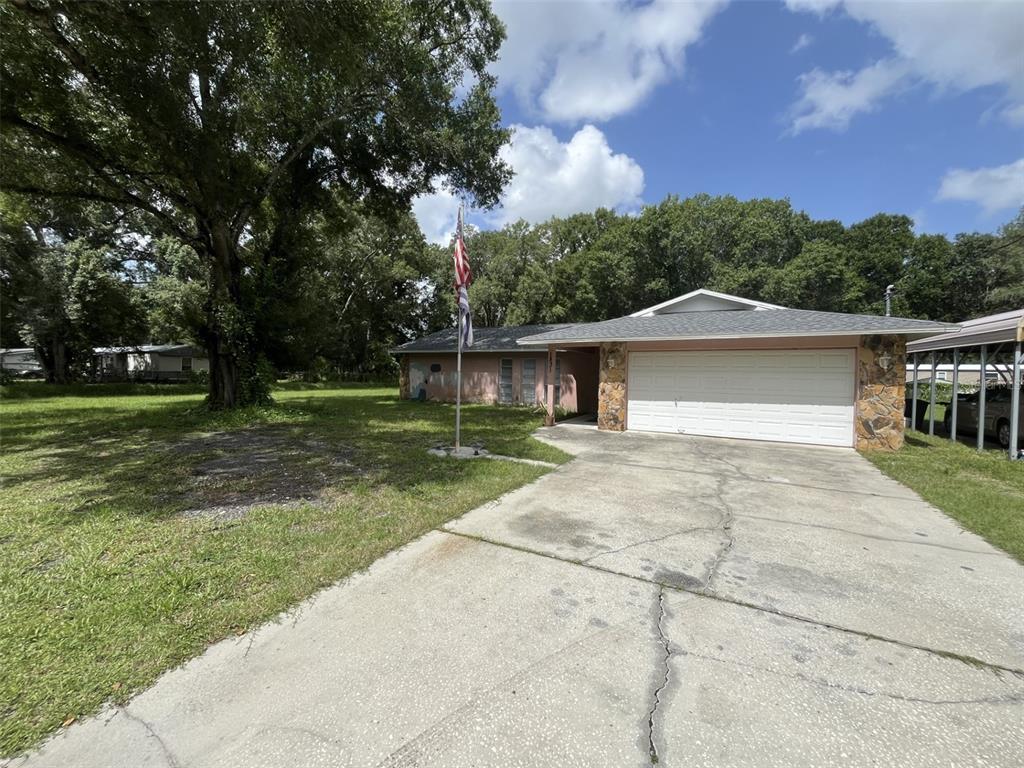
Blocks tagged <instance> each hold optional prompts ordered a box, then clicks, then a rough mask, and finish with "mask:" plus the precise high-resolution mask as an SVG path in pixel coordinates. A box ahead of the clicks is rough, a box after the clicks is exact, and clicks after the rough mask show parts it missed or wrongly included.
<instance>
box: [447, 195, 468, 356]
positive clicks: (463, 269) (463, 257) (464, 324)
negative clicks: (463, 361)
mask: <svg viewBox="0 0 1024 768" xmlns="http://www.w3.org/2000/svg"><path fill="white" fill-rule="evenodd" d="M452 259H453V260H454V262H455V297H456V299H457V300H458V302H459V320H460V323H459V327H460V328H461V329H462V339H461V341H462V343H463V344H464V345H465V346H467V347H472V346H473V315H472V313H471V312H470V311H469V290H468V289H469V284H470V283H471V282H473V270H471V269H470V268H469V256H468V255H467V254H466V243H465V241H463V239H462V206H461V205H460V206H459V223H458V227H457V229H456V231H455V253H454V254H452Z"/></svg>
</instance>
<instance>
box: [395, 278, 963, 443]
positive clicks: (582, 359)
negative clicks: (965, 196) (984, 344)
mask: <svg viewBox="0 0 1024 768" xmlns="http://www.w3.org/2000/svg"><path fill="white" fill-rule="evenodd" d="M957 328H958V326H956V325H950V324H946V323H937V322H932V321H928V320H913V319H907V318H899V317H880V316H877V315H851V314H841V313H836V312H817V311H810V310H800V309H788V308H786V307H780V306H776V305H773V304H767V303H765V302H759V301H752V300H750V299H744V298H741V297H739V296H730V295H727V294H722V293H716V292H714V291H708V290H703V289H701V290H697V291H692V292H690V293H687V294H685V295H683V296H679V297H677V298H674V299H670V300H668V301H665V302H662V303H661V304H657V305H655V306H653V307H647V308H645V309H641V310H639V311H637V312H635V313H633V314H632V315H629V316H626V317H620V318H616V319H614V320H605V321H602V322H597V323H580V324H567V325H558V326H550V327H547V326H546V327H536V326H533V327H530V326H525V327H519V328H499V329H478V330H477V335H478V338H480V340H481V343H480V344H479V345H474V347H473V349H474V350H476V351H473V352H468V353H464V356H463V371H464V376H463V390H462V394H463V397H464V398H465V399H466V400H467V401H474V400H476V401H483V402H494V401H497V402H526V401H527V397H523V392H524V382H525V386H526V390H527V395H528V397H532V398H535V399H533V400H532V402H544V403H545V404H546V405H547V410H548V419H547V421H548V423H553V420H554V408H553V405H554V403H555V402H556V401H557V402H558V403H559V404H560V405H562V407H563V408H566V410H570V411H576V412H580V413H583V412H586V411H587V410H588V409H590V408H591V407H594V406H596V413H597V426H598V428H599V429H603V430H611V431H622V430H625V429H631V430H637V431H649V432H672V433H683V434H695V435H710V436H720V437H736V438H747V439H754V440H774V441H782V442H794V443H809V444H817V445H834V446H855V447H857V448H861V449H884V450H894V449H897V448H899V447H900V446H901V445H902V444H903V430H904V414H903V408H904V390H905V381H906V343H907V340H908V339H918V338H924V337H927V336H934V335H936V334H941V333H945V332H952V331H956V330H957ZM492 334H494V338H495V342H494V343H493V344H492V343H491V342H490V341H485V339H490V338H491V337H492V336H491V335H492ZM394 351H395V353H396V354H398V355H399V360H400V368H401V376H400V394H401V396H402V397H405V398H410V397H411V398H415V397H426V398H430V399H438V400H452V399H454V386H453V384H454V365H455V333H454V330H448V331H442V332H440V333H436V334H433V335H431V336H427V337H425V338H423V339H418V340H416V341H412V342H409V343H408V344H404V345H402V346H400V347H397V348H396V349H395V350H394ZM545 358H546V359H545ZM470 361H472V362H470ZM523 361H532V363H528V364H527V365H526V372H524V363H523ZM559 361H561V365H559ZM545 369H546V370H545ZM517 371H518V373H517ZM438 374H440V376H439V377H438V378H436V379H434V378H432V377H434V376H437V375H438ZM517 376H518V381H519V385H518V389H517V387H516V384H515V382H516V381H517ZM556 386H557V387H558V389H557V390H556ZM543 388H546V389H547V392H546V393H543V395H542V389H543ZM570 389H571V391H572V399H571V400H567V399H566V398H567V395H568V391H569V390H570ZM529 390H532V392H533V394H530V393H529ZM517 393H518V394H517ZM517 398H518V399H517Z"/></svg>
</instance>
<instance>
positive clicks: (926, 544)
mask: <svg viewBox="0 0 1024 768" xmlns="http://www.w3.org/2000/svg"><path fill="white" fill-rule="evenodd" d="M736 517H742V518H744V519H746V520H764V521H765V522H768V523H778V524H779V525H796V526H800V527H802V528H820V529H821V530H825V531H836V532H837V533H846V534H849V535H850V536H859V537H860V538H864V539H874V540H875V541H888V542H891V543H893V544H911V545H913V546H916V547H934V548H936V549H946V550H949V551H950V552H962V553H964V554H966V555H987V556H994V557H1002V556H1003V553H1002V552H997V551H996V550H994V549H993V550H992V551H990V552H982V551H979V550H977V549H964V548H963V547H951V546H949V545H948V544H936V543H934V542H931V541H921V540H920V539H915V540H911V539H894V538H890V537H889V536H876V535H874V534H871V533H861V532H859V531H851V530H850V529H848V528H838V527H836V526H832V525H820V524H818V523H801V522H798V521H796V520H780V519H779V518H777V517H764V516H763V515H747V514H743V513H740V514H738V515H736Z"/></svg>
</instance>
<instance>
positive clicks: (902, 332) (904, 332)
mask: <svg viewBox="0 0 1024 768" xmlns="http://www.w3.org/2000/svg"><path fill="white" fill-rule="evenodd" d="M956 330H957V327H956V326H952V327H950V328H949V329H948V330H939V331H936V329H935V328H899V329H897V328H885V329H880V328H871V329H866V330H865V329H856V328H852V329H850V330H839V331H814V332H807V331H793V332H787V333H760V332H759V333H727V334H696V335H671V336H664V335H662V336H595V337H592V338H586V339H575V338H568V339H567V338H555V339H539V338H535V337H532V336H527V337H526V338H524V339H520V340H519V341H518V342H517V343H518V344H520V345H521V346H530V347H535V346H547V345H549V344H602V343H608V342H630V341H709V340H713V339H792V338H798V337H812V338H813V337H817V336H825V337H828V336H876V335H879V334H887V335H893V336H918V337H921V338H927V336H938V335H941V334H945V333H953V332H955V331H956ZM923 334H927V336H923Z"/></svg>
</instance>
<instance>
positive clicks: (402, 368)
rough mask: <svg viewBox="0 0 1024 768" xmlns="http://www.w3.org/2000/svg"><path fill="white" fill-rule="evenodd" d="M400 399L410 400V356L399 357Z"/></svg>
mask: <svg viewBox="0 0 1024 768" xmlns="http://www.w3.org/2000/svg"><path fill="white" fill-rule="evenodd" d="M398 399H399V400H408V399H409V356H408V355H399V356H398Z"/></svg>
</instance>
